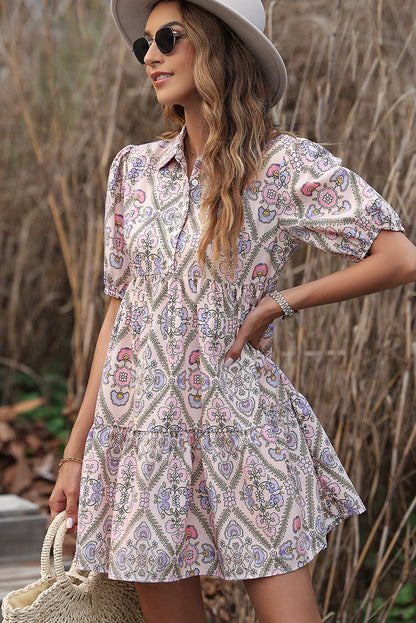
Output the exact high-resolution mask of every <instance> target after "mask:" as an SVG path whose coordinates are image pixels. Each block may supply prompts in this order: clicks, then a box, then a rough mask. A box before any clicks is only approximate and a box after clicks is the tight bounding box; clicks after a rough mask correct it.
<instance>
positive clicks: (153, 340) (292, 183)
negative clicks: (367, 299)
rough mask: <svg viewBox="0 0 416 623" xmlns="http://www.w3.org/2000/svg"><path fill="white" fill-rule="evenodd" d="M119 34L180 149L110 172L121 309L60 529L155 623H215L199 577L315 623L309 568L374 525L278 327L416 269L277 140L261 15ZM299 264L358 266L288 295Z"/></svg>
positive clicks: (110, 237) (75, 452)
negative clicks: (345, 536) (284, 356)
mask: <svg viewBox="0 0 416 623" xmlns="http://www.w3.org/2000/svg"><path fill="white" fill-rule="evenodd" d="M113 15H114V18H115V21H116V23H117V26H118V27H119V29H120V31H121V33H122V35H123V37H124V38H125V39H126V40H127V42H128V43H129V45H132V46H133V49H134V52H135V54H136V56H137V58H138V60H139V61H140V62H141V63H143V64H144V65H145V67H146V71H147V74H148V76H149V78H150V79H151V80H152V82H153V85H154V88H155V91H156V94H157V98H158V100H159V102H160V104H161V105H162V106H163V107H164V113H165V117H166V120H167V123H168V126H169V128H170V131H169V132H168V133H167V135H166V136H165V140H164V141H158V142H155V143H150V144H148V145H142V146H134V145H130V146H128V147H126V148H124V149H123V150H122V151H121V152H120V153H119V154H118V155H117V156H116V158H115V160H114V162H113V165H112V167H111V171H110V178H109V185H108V193H107V203H106V250H105V285H106V288H105V291H106V293H107V294H108V295H110V297H111V301H110V305H109V308H108V312H107V315H106V317H105V320H104V323H103V326H102V329H101V333H100V336H99V339H98V343H97V347H96V353H95V357H94V361H93V365H92V370H91V375H90V380H89V384H88V387H87V391H86V395H85V398H84V401H83V404H82V406H81V409H80V413H79V416H78V418H77V421H76V423H75V425H74V428H73V431H72V434H71V438H70V440H69V442H68V444H67V446H66V449H65V453H64V460H63V461H64V462H63V463H62V465H61V467H62V468H61V470H60V473H59V477H58V480H57V483H56V487H55V489H54V492H53V494H52V496H51V500H50V504H51V510H52V514H53V515H55V514H56V513H57V512H59V511H61V510H62V509H64V508H66V515H67V526H68V528H69V529H71V528H72V529H73V527H74V525H75V523H76V522H77V523H78V537H77V565H78V567H79V568H80V569H85V570H93V571H103V572H107V573H108V574H109V577H110V578H118V579H125V580H129V581H133V582H135V583H136V587H137V591H138V594H139V596H140V600H141V603H142V608H143V612H144V616H145V619H146V621H147V622H148V623H152V622H153V621H157V622H158V623H159V622H160V621H169V623H176V622H178V623H179V622H180V623H184V622H190V623H191V622H192V623H199V622H201V623H202V621H205V615H204V608H203V602H202V597H201V590H200V584H199V577H198V575H202V574H206V575H214V576H217V577H223V578H225V579H241V580H244V582H245V585H246V587H247V591H248V593H249V596H250V599H251V600H252V603H253V605H254V608H255V610H256V613H257V616H258V618H259V621H261V623H280V622H283V621H285V622H289V621H290V622H291V623H293V622H308V623H309V622H310V623H315V622H317V621H320V620H321V619H320V616H319V613H318V609H317V606H316V603H315V599H314V595H313V591H312V587H311V581H310V575H309V570H308V563H309V562H310V561H311V560H312V559H313V558H314V556H315V555H316V554H317V553H318V552H319V551H320V550H322V549H323V548H324V547H325V546H326V535H327V533H328V532H329V531H330V530H331V529H332V528H333V527H334V526H335V525H336V524H337V523H339V522H340V521H342V520H343V519H344V518H346V517H349V516H351V515H355V514H359V513H361V512H363V510H364V506H363V504H362V502H361V500H360V498H359V496H358V494H357V493H356V491H355V489H354V487H353V485H352V484H351V482H350V480H349V479H348V476H347V475H346V473H345V471H344V469H343V467H342V465H341V464H340V462H339V460H338V458H337V456H336V454H335V452H334V450H333V448H332V446H331V444H330V442H329V440H328V438H327V437H326V435H325V433H324V431H323V429H322V427H321V426H320V424H319V422H318V420H317V419H316V417H315V415H314V414H313V412H312V410H311V408H310V406H309V405H308V403H307V401H306V400H305V398H304V397H303V396H302V395H301V394H299V393H298V392H297V391H296V390H295V389H294V388H293V387H292V385H291V384H290V382H289V381H288V379H287V378H286V377H285V375H284V373H283V372H282V371H281V370H280V369H279V368H278V367H277V366H276V365H275V364H274V363H273V361H272V360H271V358H270V356H271V332H272V323H273V321H274V320H275V319H276V318H282V317H283V318H288V317H290V316H291V315H293V314H294V313H296V312H297V311H298V310H300V309H306V308H308V307H313V306H317V305H323V304H326V303H331V302H336V301H341V300H345V299H349V298H352V297H355V296H361V295H363V294H366V293H370V292H376V291H379V290H382V289H385V288H390V287H393V286H396V285H399V284H403V283H406V282H409V281H412V280H414V279H415V277H416V249H415V247H414V246H413V245H412V244H411V243H410V242H409V241H408V240H407V238H406V237H405V236H404V234H403V233H402V227H401V225H400V221H399V218H398V216H397V214H396V213H395V212H394V211H393V209H392V208H391V207H390V206H389V205H388V204H387V203H386V202H385V201H384V199H382V198H381V197H380V196H379V195H378V194H377V193H376V192H375V191H374V190H373V189H372V188H370V187H369V186H368V185H367V184H366V183H365V182H364V181H363V180H362V179H361V178H359V177H358V176H357V175H355V174H354V173H352V172H351V171H349V170H347V169H345V168H344V167H342V166H341V163H340V161H339V160H338V159H337V158H335V157H333V156H332V155H331V154H330V153H328V152H327V151H326V150H325V149H322V148H321V147H319V146H318V145H316V144H314V143H311V142H309V141H307V140H304V139H296V138H294V137H292V136H290V135H287V134H284V133H281V132H279V131H278V130H277V129H276V128H275V127H274V126H273V123H272V117H271V107H272V106H273V105H274V104H275V103H276V102H277V101H278V100H279V99H280V98H281V97H282V95H283V93H284V90H285V86H286V72H285V68H284V64H283V61H282V60H281V58H280V56H279V54H278V52H277V51H276V50H275V48H274V47H273V46H272V44H271V43H270V42H269V41H268V40H267V39H266V37H265V36H264V35H263V33H262V30H263V27H264V10H263V7H262V5H261V2H260V0H238V1H237V0H197V1H194V0H192V2H179V1H176V0H163V1H162V2H153V3H150V4H149V5H148V4H147V3H145V2H143V1H141V0H113ZM143 34H144V37H143ZM302 242H307V243H309V244H313V245H314V246H317V247H319V248H321V249H322V250H325V251H331V252H334V253H338V254H341V255H343V256H344V257H348V258H350V259H352V260H354V261H355V262H356V263H355V264H354V265H352V266H350V267H348V268H346V269H344V270H342V271H339V272H336V273H334V274H332V275H329V276H326V277H323V278H320V279H317V280H316V281H313V282H311V283H305V284H302V285H300V286H297V287H295V288H291V289H288V290H285V291H283V292H278V291H277V289H276V285H277V281H278V277H279V274H280V272H281V270H282V268H283V266H284V264H285V262H286V261H287V260H288V259H289V258H290V257H291V255H292V254H293V253H294V251H295V250H296V249H297V247H298V246H299V245H300V244H301V243H302ZM82 457H84V458H83V466H82V478H81V464H80V463H81V462H82ZM80 483H81V490H80V491H79V488H80ZM78 497H79V506H78V511H77V502H78Z"/></svg>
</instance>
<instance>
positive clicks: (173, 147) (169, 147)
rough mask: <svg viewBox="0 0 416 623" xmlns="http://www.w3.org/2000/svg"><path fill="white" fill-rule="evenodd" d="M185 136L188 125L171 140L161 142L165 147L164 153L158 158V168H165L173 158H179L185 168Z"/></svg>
mask: <svg viewBox="0 0 416 623" xmlns="http://www.w3.org/2000/svg"><path fill="white" fill-rule="evenodd" d="M185 137H186V126H185V125H184V126H183V128H182V130H181V131H180V132H179V134H178V136H176V137H175V138H174V139H173V140H171V141H163V142H162V143H161V145H162V147H164V149H163V152H162V154H161V155H160V157H159V158H158V163H157V168H158V169H159V170H160V169H163V167H165V166H166V165H167V164H169V162H171V160H172V159H173V158H175V160H177V162H178V163H179V164H181V165H182V166H183V167H184V168H185V167H186V158H185Z"/></svg>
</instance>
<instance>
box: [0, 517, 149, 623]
mask: <svg viewBox="0 0 416 623" xmlns="http://www.w3.org/2000/svg"><path fill="white" fill-rule="evenodd" d="M65 532H66V527H65V511H63V512H62V513H60V514H59V515H58V516H57V517H55V519H54V520H53V522H52V523H51V525H50V526H49V529H48V531H47V533H46V536H45V539H44V542H43V547H42V554H41V559H40V563H41V578H40V579H39V580H38V581H37V582H34V583H33V584H29V585H28V586H25V587H24V588H20V589H18V590H16V591H12V592H11V593H9V594H8V595H6V597H5V598H4V599H3V604H2V614H3V621H4V623H75V621H76V622H77V623H145V621H144V618H143V614H142V611H141V608H140V603H139V598H138V595H137V593H136V591H135V588H134V584H133V583H131V582H122V581H119V580H109V579H108V578H107V576H106V575H105V574H103V573H87V572H78V571H77V570H76V568H75V564H74V563H72V566H71V569H70V570H69V571H68V572H65V569H64V563H63V557H62V548H63V542H64V538H65ZM52 544H53V559H54V568H55V572H53V571H52V569H51V565H50V550H51V547H52Z"/></svg>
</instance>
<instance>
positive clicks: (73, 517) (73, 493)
mask: <svg viewBox="0 0 416 623" xmlns="http://www.w3.org/2000/svg"><path fill="white" fill-rule="evenodd" d="M81 471H82V465H81V464H80V463H75V462H72V461H68V462H66V463H63V465H62V467H61V469H60V470H59V474H58V478H57V480H56V484H55V487H54V488H53V491H52V493H51V496H50V498H49V507H50V509H51V516H52V519H54V518H55V517H56V515H58V513H60V512H61V511H63V510H65V511H66V513H65V522H66V526H67V528H68V532H75V530H76V525H77V516H78V498H79V490H80V484H81Z"/></svg>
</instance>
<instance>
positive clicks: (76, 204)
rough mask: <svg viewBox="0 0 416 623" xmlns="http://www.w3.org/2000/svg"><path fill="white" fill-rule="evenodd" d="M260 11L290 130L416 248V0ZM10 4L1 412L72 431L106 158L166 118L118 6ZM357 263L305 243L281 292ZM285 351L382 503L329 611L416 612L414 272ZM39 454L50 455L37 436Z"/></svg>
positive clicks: (361, 484)
mask: <svg viewBox="0 0 416 623" xmlns="http://www.w3.org/2000/svg"><path fill="white" fill-rule="evenodd" d="M265 6H266V9H267V13H268V24H267V28H268V33H269V35H270V36H271V37H272V38H273V40H274V41H275V43H276V44H277V45H278V47H279V50H280V51H281V53H282V55H283V58H284V59H285V61H286V63H287V67H288V73H289V87H288V91H287V94H286V97H285V99H284V100H283V102H282V103H281V105H280V106H279V108H278V110H276V118H277V119H278V121H279V123H280V125H281V126H282V128H284V129H287V130H291V131H294V132H296V133H298V134H300V135H303V136H307V137H308V138H311V139H313V140H317V141H319V142H322V143H324V144H325V145H326V146H327V147H328V148H329V149H330V150H331V151H333V152H334V153H335V154H337V155H339V156H341V157H342V159H343V161H344V164H345V165H346V166H349V167H350V168H353V169H354V170H356V171H357V172H359V173H360V174H361V175H362V176H363V177H364V178H365V179H367V180H368V181H369V182H370V183H371V184H372V185H373V186H374V187H375V188H376V189H377V190H378V191H379V192H381V193H382V194H383V195H384V196H386V198H387V199H388V200H389V201H390V202H391V203H392V204H393V205H394V207H395V208H396V209H397V211H398V212H399V214H400V216H401V218H402V221H403V224H404V226H405V228H406V231H407V235H408V236H409V237H410V238H411V239H412V240H413V242H416V219H415V210H416V208H415V206H416V150H415V146H416V145H415V115H416V89H415V84H416V81H415V77H416V76H415V73H416V6H415V3H414V0H331V1H329V0H291V1H290V2H287V1H284V0H278V1H276V0H268V1H267V2H265ZM0 7H1V8H0V21H1V37H0V106H1V110H2V114H1V116H0V133H1V137H2V149H1V151H0V170H1V193H0V211H1V218H0V253H1V255H2V257H1V265H2V270H1V271H0V295H1V300H0V306H1V307H0V310H1V312H0V313H1V315H0V340H1V344H2V352H1V356H0V390H1V394H2V404H3V405H8V406H10V405H13V404H15V403H20V401H23V400H26V399H27V400H28V399H36V398H38V399H39V400H41V402H42V404H41V406H38V407H37V409H35V410H32V411H29V413H26V414H25V415H20V416H19V417H18V419H17V420H16V422H15V425H16V426H17V425H18V422H20V424H19V425H23V424H22V422H25V426H26V429H27V424H28V422H29V423H30V422H34V421H39V420H40V421H43V422H44V423H45V425H46V427H47V430H48V431H49V434H50V435H52V436H53V437H54V438H56V439H58V440H60V441H61V442H62V441H63V440H65V438H66V435H67V432H68V430H69V427H70V425H71V422H72V421H73V417H74V415H75V414H76V410H77V407H78V405H79V402H80V400H81V398H82V394H83V391H84V388H85V384H86V380H87V375H88V367H89V364H90V361H91V357H92V353H93V349H94V343H95V339H96V337H97V334H98V330H99V326H100V322H101V320H102V317H103V314H104V309H105V304H106V301H105V297H104V296H103V294H102V237H103V224H102V221H103V205H104V197H105V188H106V178H107V172H108V167H109V164H110V162H111V160H112V158H113V157H114V155H115V154H116V153H117V151H118V150H119V149H120V148H121V147H123V146H124V145H125V144H127V143H142V142H146V141H149V140H153V139H154V137H155V136H157V135H158V133H160V132H161V131H162V130H163V123H162V120H161V115H160V109H159V106H158V104H157V102H156V100H155V97H154V94H153V89H152V86H151V85H150V84H149V83H147V82H146V81H145V76H144V72H143V71H142V69H141V68H140V67H139V66H138V64H137V62H136V61H135V60H134V58H133V57H132V55H131V54H130V53H129V51H128V50H127V49H126V47H125V44H124V43H123V42H121V41H120V40H119V36H118V33H117V32H116V29H115V27H114V25H113V23H112V20H111V17H110V12H109V5H108V2H106V1H105V0H88V2H85V1H83V0H59V1H58V0H43V1H42V0H39V1H37V0H1V1H0ZM343 265H344V264H343V262H342V261H341V260H339V258H334V257H331V256H327V255H325V254H322V253H318V252H315V251H314V250H312V249H309V248H308V249H304V250H302V251H300V252H298V254H297V255H296V256H295V258H294V259H293V260H292V262H291V263H290V265H289V266H288V267H287V270H286V272H285V275H284V279H283V283H282V287H288V286H291V285H294V284H296V283H299V282H300V281H303V280H308V279H309V280H310V279H313V278H314V277H317V276H320V275H324V274H327V273H329V272H330V271H332V270H335V269H337V268H340V267H342V266H343ZM274 353H275V358H276V360H277V361H279V363H280V364H281V365H282V367H283V369H285V371H286V372H287V373H288V376H289V377H290V378H291V379H292V380H293V381H294V383H295V385H296V386H297V387H298V388H301V390H302V391H303V393H304V394H305V395H306V396H307V397H308V399H309V401H310V402H311V403H312V405H313V407H314V409H315V411H316V412H317V413H318V415H319V417H320V419H321V421H322V423H323V425H324V426H325V428H326V430H327V432H328V434H329V435H330V437H331V439H332V441H333V443H334V445H335V448H336V450H337V452H338V454H339V455H340V457H341V459H342V461H343V462H344V465H345V466H346V468H347V471H349V473H350V475H351V477H352V479H353V481H354V483H355V484H356V486H357V488H358V490H359V491H360V493H361V494H362V497H363V499H364V501H365V503H366V505H367V507H368V512H367V514H366V515H365V516H363V517H362V518H360V519H359V520H358V519H357V518H354V519H351V520H350V521H349V522H347V523H346V524H345V525H344V526H340V527H339V528H338V529H337V530H336V531H335V532H334V534H333V535H331V536H330V540H329V547H328V550H327V551H326V552H325V553H324V554H322V555H321V556H320V557H319V558H318V562H314V564H313V565H312V567H313V574H314V583H315V587H316V591H317V595H318V599H319V602H320V605H321V608H322V611H323V613H324V617H325V620H326V621H337V622H338V621H339V622H363V623H364V622H367V621H379V622H384V621H387V622H390V623H395V622H398V621H406V620H407V621H415V620H416V595H415V589H414V581H415V571H414V558H415V555H416V541H415V539H416V535H415V529H416V512H415V505H416V497H415V490H416V487H415V472H416V470H415V464H416V463H415V455H416V452H415V438H416V417H415V410H416V407H415V405H416V391H415V387H416V366H415V358H416V337H415V289H414V284H410V285H408V286H405V287H402V288H397V289H395V290H393V291H390V292H386V293H381V294H377V295H373V296H370V297H367V298H366V299H365V300H354V301H350V302H347V303H340V304H337V305H333V306H328V307H322V308H317V309H313V310H307V311H304V312H302V313H301V314H299V316H298V317H297V319H296V321H291V322H288V323H284V324H283V325H282V324H279V325H278V330H277V331H276V332H275V351H274ZM17 411H19V412H20V411H21V409H20V408H19V409H17V410H16V413H17ZM8 413H9V414H10V411H8ZM9 419H11V417H9ZM0 441H1V430H0ZM3 441H4V439H3ZM7 443H8V442H7V441H6V442H4V443H3V446H2V449H0V457H1V453H3V456H6V454H7V447H8V446H7ZM33 452H34V453H35V454H36V453H37V454H39V453H41V452H42V449H40V448H37V449H36V450H35V451H33V450H30V448H27V449H26V454H31V453H33ZM23 493H24V491H23ZM232 594H233V595H234V597H233V599H234V602H233V603H231V602H230V603H229V604H228V606H229V612H231V611H233V612H234V613H237V614H235V616H236V617H237V618H235V620H236V621H237V620H238V621H241V622H243V621H247V622H249V621H254V620H255V619H254V615H253V613H252V610H251V609H250V605H249V604H248V602H247V598H246V596H245V594H244V591H243V590H242V589H241V587H240V588H238V586H237V589H236V590H235V591H234V592H233V593H232ZM243 612H244V614H242V613H243ZM238 613H240V614H238ZM214 620H218V621H219V620H227V619H225V618H224V619H220V618H218V619H212V621H214ZM228 620H234V619H231V618H230V619H228Z"/></svg>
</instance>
